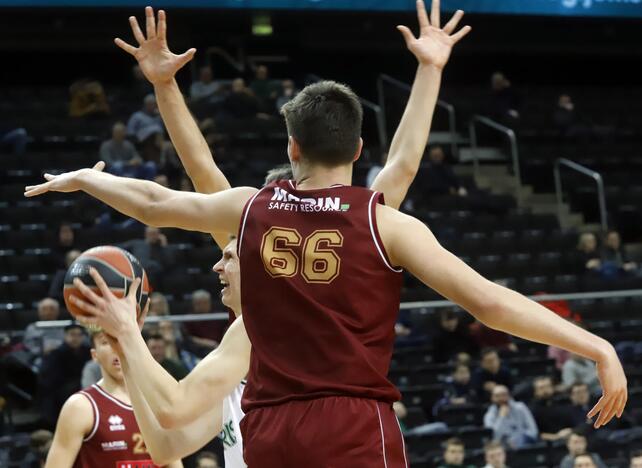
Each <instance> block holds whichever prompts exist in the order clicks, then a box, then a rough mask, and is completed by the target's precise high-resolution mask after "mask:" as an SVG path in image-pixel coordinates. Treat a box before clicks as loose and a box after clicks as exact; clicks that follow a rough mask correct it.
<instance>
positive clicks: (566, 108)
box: [553, 94, 589, 139]
mask: <svg viewBox="0 0 642 468" xmlns="http://www.w3.org/2000/svg"><path fill="white" fill-rule="evenodd" d="M553 125H554V126H555V128H556V129H557V130H558V131H559V132H560V135H562V136H564V137H568V138H584V139H585V138H587V137H588V136H589V126H588V125H587V124H586V123H585V122H582V119H580V117H578V114H577V110H576V108H575V104H574V103H573V100H572V99H571V96H569V95H568V94H561V95H560V96H559V98H558V99H557V107H556V108H555V112H553Z"/></svg>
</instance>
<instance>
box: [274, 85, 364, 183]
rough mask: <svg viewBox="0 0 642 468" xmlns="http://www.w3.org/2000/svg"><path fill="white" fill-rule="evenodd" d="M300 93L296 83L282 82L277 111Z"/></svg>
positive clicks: (277, 100)
mask: <svg viewBox="0 0 642 468" xmlns="http://www.w3.org/2000/svg"><path fill="white" fill-rule="evenodd" d="M298 93H299V90H298V89H296V85H295V84H294V81H292V80H283V81H282V82H281V92H280V94H279V96H278V97H277V99H276V111H277V112H280V111H281V107H283V105H284V104H285V103H286V102H288V101H290V100H291V99H292V98H294V96H296V95H297V94H298ZM368 187H369V186H368Z"/></svg>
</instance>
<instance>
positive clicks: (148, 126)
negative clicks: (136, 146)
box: [127, 94, 164, 143]
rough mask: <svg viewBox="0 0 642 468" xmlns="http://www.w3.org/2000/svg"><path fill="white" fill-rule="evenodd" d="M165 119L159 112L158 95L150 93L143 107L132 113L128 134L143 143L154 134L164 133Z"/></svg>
mask: <svg viewBox="0 0 642 468" xmlns="http://www.w3.org/2000/svg"><path fill="white" fill-rule="evenodd" d="M163 128H164V127H163V121H162V119H161V117H160V115H159V113H158V106H157V105H156V97H155V96H154V95H153V94H148V95H147V96H145V99H144V100H143V108H142V109H141V110H138V111H136V112H134V113H133V114H132V116H131V117H130V118H129V121H128V122H127V134H128V135H130V136H132V137H134V138H135V139H136V141H137V142H139V143H141V142H144V141H146V140H148V139H149V138H150V137H151V136H152V135H155V134H161V135H162V133H163Z"/></svg>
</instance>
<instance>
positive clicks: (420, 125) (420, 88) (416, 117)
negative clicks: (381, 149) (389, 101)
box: [386, 65, 442, 174]
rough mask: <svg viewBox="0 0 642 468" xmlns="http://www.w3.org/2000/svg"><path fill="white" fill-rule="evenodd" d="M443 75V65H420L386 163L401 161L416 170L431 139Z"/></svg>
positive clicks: (403, 164) (402, 165)
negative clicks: (437, 66) (429, 137)
mask: <svg viewBox="0 0 642 468" xmlns="http://www.w3.org/2000/svg"><path fill="white" fill-rule="evenodd" d="M441 76H442V70H441V69H439V68H436V67H434V66H430V65H419V67H418V69H417V74H416V75H415V82H414V83H413V86H412V90H411V91H410V98H409V99H408V103H407V104H406V109H405V110H404V113H403V116H402V117H401V121H400V122H399V127H397V131H396V132H395V135H394V137H393V139H392V143H391V145H390V151H389V152H388V160H387V161H386V164H398V165H399V166H400V167H401V168H403V169H405V170H406V171H409V172H414V173H415V174H416V172H417V169H418V167H419V163H420V162H421V157H422V156H423V154H424V151H425V148H426V144H427V143H428V136H429V134H430V127H431V125H432V118H433V115H434V112H435V106H436V104H437V99H438V97H439V88H440V86H441Z"/></svg>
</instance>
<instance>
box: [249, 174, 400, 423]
mask: <svg viewBox="0 0 642 468" xmlns="http://www.w3.org/2000/svg"><path fill="white" fill-rule="evenodd" d="M378 203H383V196H382V195H381V194H380V193H377V192H373V191H371V190H368V189H365V188H362V187H354V186H341V185H339V186H333V187H330V188H325V189H318V190H297V189H296V186H295V184H294V183H293V182H292V181H287V180H286V181H278V182H274V183H272V184H269V185H268V186H266V187H264V188H263V189H262V190H261V191H260V192H258V193H257V194H256V195H255V196H254V197H253V198H252V199H250V200H249V201H248V203H247V205H246V207H245V210H244V212H243V217H242V222H241V227H240V230H239V241H238V251H239V257H240V262H241V300H242V304H241V306H242V310H243V321H244V322H245V328H246V329H247V333H248V336H249V338H250V341H251V342H252V355H251V362H250V372H249V376H248V383H247V386H246V388H245V393H244V398H243V409H244V410H245V411H246V412H247V411H249V410H251V409H253V408H257V407H262V406H267V405H274V404H280V403H284V402H286V401H289V400H302V399H312V398H318V397H323V396H330V395H347V396H355V397H359V398H372V399H376V400H382V401H389V402H393V401H396V400H398V399H399V398H400V395H399V392H398V391H397V389H396V388H395V387H394V386H393V385H392V384H391V383H390V382H389V381H388V379H387V378H386V376H387V374H388V367H389V365H390V358H391V355H392V346H393V342H394V337H395V336H394V324H395V320H396V318H397V314H398V312H399V299H400V294H401V284H402V275H401V270H399V269H397V268H395V267H394V266H392V265H391V263H390V261H389V259H388V258H387V256H386V252H385V251H384V249H383V244H382V242H381V239H380V237H379V232H378V230H377V222H376V206H377V204H378Z"/></svg>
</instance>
